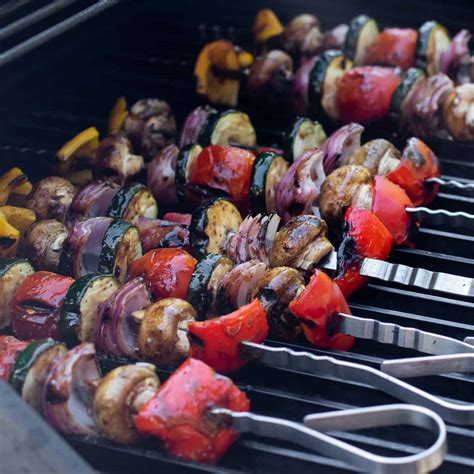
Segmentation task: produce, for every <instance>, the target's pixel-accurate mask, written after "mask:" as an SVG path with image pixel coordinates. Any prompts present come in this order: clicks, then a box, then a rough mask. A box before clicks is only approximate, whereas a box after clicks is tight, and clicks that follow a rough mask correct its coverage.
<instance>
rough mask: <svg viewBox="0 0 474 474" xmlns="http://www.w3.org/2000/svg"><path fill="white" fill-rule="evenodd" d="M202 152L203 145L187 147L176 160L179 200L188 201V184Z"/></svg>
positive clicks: (176, 181)
mask: <svg viewBox="0 0 474 474" xmlns="http://www.w3.org/2000/svg"><path fill="white" fill-rule="evenodd" d="M201 151H202V147H201V145H193V144H189V145H185V146H183V148H181V150H179V153H178V156H177V158H176V171H175V185H176V194H177V196H178V198H179V199H183V198H184V199H186V197H187V195H186V191H187V190H186V184H187V183H188V182H189V180H190V179H191V176H192V174H193V172H194V168H195V166H196V160H197V158H198V156H199V155H200V153H201Z"/></svg>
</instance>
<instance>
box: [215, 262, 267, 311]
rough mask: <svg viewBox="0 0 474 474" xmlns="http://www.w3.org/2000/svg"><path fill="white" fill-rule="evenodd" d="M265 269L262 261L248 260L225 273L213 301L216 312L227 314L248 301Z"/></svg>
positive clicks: (251, 297) (250, 299)
mask: <svg viewBox="0 0 474 474" xmlns="http://www.w3.org/2000/svg"><path fill="white" fill-rule="evenodd" d="M266 270H267V266H266V265H265V264H264V263H262V262H260V261H258V260H249V261H248V262H245V263H241V264H240V265H237V266H235V267H234V268H233V269H232V270H231V271H230V272H229V273H227V274H225V275H224V276H223V277H222V278H221V281H220V283H219V287H218V289H217V295H216V303H215V308H216V311H217V314H227V313H229V311H234V310H237V309H239V308H240V307H241V306H244V305H246V304H248V303H250V302H251V301H252V299H253V292H254V289H255V287H256V285H257V283H258V282H259V281H260V279H261V278H262V277H263V275H264V274H265V272H266Z"/></svg>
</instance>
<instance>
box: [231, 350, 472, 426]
mask: <svg viewBox="0 0 474 474" xmlns="http://www.w3.org/2000/svg"><path fill="white" fill-rule="evenodd" d="M240 344H241V349H240V350H241V352H242V355H243V356H244V357H247V358H249V359H252V358H255V359H257V360H258V361H259V362H260V363H262V364H264V365H267V366H269V367H275V368H278V369H283V370H289V371H294V372H301V373H305V374H308V375H314V376H320V377H323V378H328V379H333V380H340V381H345V382H356V383H362V384H365V385H368V386H370V387H374V388H376V389H378V390H381V391H382V392H385V393H387V394H388V395H391V396H393V397H395V398H398V399H399V400H402V401H404V402H406V403H413V404H415V405H420V406H422V407H425V408H428V409H430V410H433V411H434V412H436V413H437V414H438V415H440V416H441V418H443V419H444V420H445V421H448V422H451V423H455V424H459V425H465V426H466V425H470V426H472V425H474V405H472V404H471V405H468V404H463V403H453V402H450V401H447V400H444V399H442V398H439V397H436V396H434V395H432V394H430V393H428V392H425V391H424V390H421V389H419V388H417V387H415V386H413V385H410V384H408V383H407V382H404V381H402V380H399V379H397V378H395V377H392V376H390V375H388V374H386V373H384V372H382V371H380V370H377V369H374V368H372V367H368V366H365V365H361V364H355V363H352V362H345V361H341V360H337V359H335V358H333V357H328V356H315V355H313V354H311V353H309V352H304V351H301V352H299V351H293V350H291V349H287V348H286V347H269V346H265V345H263V344H255V343H253V342H248V341H244V342H241V343H240ZM467 356H469V357H470V356H471V355H470V354H468V355H467ZM439 357H449V356H439ZM472 357H474V355H473V356H472Z"/></svg>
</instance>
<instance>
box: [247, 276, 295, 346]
mask: <svg viewBox="0 0 474 474" xmlns="http://www.w3.org/2000/svg"><path fill="white" fill-rule="evenodd" d="M303 290H304V279H303V276H302V275H301V273H300V272H299V271H298V270H295V269H294V268H288V267H276V268H270V269H269V270H267V272H266V273H265V275H264V276H263V277H262V278H261V279H260V280H259V281H258V283H257V286H256V288H255V297H256V298H258V299H259V301H260V304H261V305H262V308H263V310H264V311H265V314H266V316H267V321H268V326H269V335H270V337H271V338H275V339H278V340H280V341H281V340H283V341H294V340H295V339H296V338H297V337H298V336H299V335H300V334H301V326H300V324H299V322H298V320H297V319H296V318H295V317H294V316H293V315H292V314H291V312H290V311H289V309H288V305H289V304H290V302H291V301H292V300H293V299H295V298H296V297H297V296H298V295H299V294H300V293H301V292H302V291H303Z"/></svg>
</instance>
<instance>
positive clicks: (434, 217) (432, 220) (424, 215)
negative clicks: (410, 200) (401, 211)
mask: <svg viewBox="0 0 474 474" xmlns="http://www.w3.org/2000/svg"><path fill="white" fill-rule="evenodd" d="M406 211H407V212H408V214H410V215H411V216H412V217H414V218H415V219H416V220H417V221H418V222H420V223H421V224H423V225H445V226H449V227H454V228H457V227H460V228H464V229H470V230H474V215H473V214H469V213H467V212H463V211H448V210H446V209H428V208H427V207H407V208H406Z"/></svg>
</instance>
